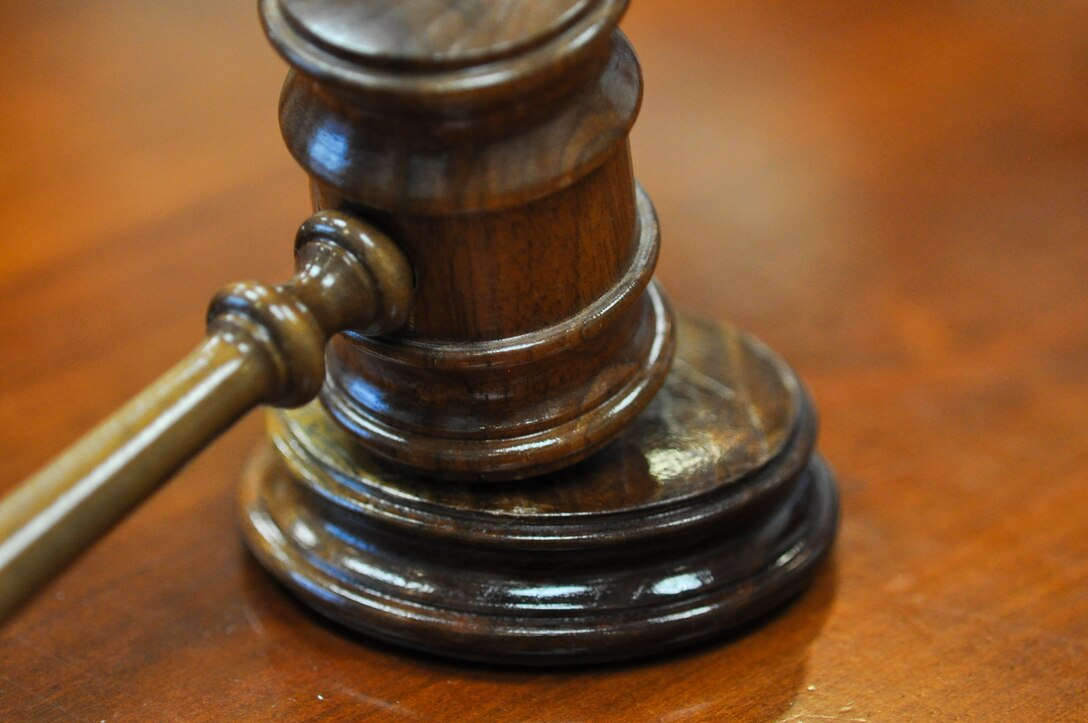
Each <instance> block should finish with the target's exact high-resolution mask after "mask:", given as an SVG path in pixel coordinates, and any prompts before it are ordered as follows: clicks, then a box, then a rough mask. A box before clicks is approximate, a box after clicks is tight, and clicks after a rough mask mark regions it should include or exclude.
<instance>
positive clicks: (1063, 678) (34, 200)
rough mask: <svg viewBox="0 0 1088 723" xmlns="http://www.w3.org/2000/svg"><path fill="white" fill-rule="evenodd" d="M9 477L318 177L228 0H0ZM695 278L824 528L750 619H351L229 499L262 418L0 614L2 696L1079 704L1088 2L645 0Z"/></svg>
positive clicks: (210, 713) (843, 707)
mask: <svg viewBox="0 0 1088 723" xmlns="http://www.w3.org/2000/svg"><path fill="white" fill-rule="evenodd" d="M5 16H6V17H5V20H4V22H3V23H2V24H0V43H2V44H0V47H2V48H3V50H2V51H0V52H2V53H3V59H4V62H3V63H2V64H0V89H2V91H3V92H2V93H0V138H2V139H3V144H2V146H0V224H2V228H3V236H4V244H3V246H2V247H0V340H2V350H3V351H2V353H0V450H3V453H2V454H0V485H3V486H4V487H5V488H6V487H8V486H11V485H13V484H15V483H16V481H18V480H20V479H21V478H23V477H24V476H26V475H27V474H28V473H30V472H31V471H33V470H34V469H35V468H37V467H38V466H40V465H41V464H43V463H44V462H45V461H46V460H47V459H49V458H50V456H51V455H53V454H55V453H56V452H58V451H59V450H60V449H61V448H62V447H63V446H64V445H65V444H67V443H68V442H70V441H71V440H73V439H74V438H75V437H76V436H77V435H78V434H79V433H80V432H81V431H83V430H85V429H87V428H88V427H89V426H90V425H91V424H93V423H94V422H95V421H96V420H98V419H99V418H101V417H103V416H104V415H105V414H106V413H107V412H108V411H109V410H110V409H112V408H113V407H115V406H116V405H117V404H119V403H120V402H122V401H123V400H124V399H125V398H126V397H128V396H129V395H131V394H132V393H133V392H135V391H136V390H137V389H138V388H139V387H140V386H141V385H143V384H145V383H146V382H148V381H150V380H151V379H152V378H154V377H155V376H156V375H157V373H158V372H159V371H160V370H162V369H164V368H165V367H166V366H168V365H169V364H170V363H171V362H172V361H173V360H174V359H175V358H177V357H178V356H180V355H181V354H182V353H183V352H184V351H186V350H187V349H188V348H189V347H190V346H191V345H192V344H193V343H195V341H196V340H197V339H198V338H199V337H200V335H201V332H202V315H203V309H204V305H205V304H206V301H207V299H208V298H209V296H210V295H211V293H212V292H213V291H214V290H215V289H216V288H218V287H219V286H221V285H222V284H223V283H225V282H227V281H230V280H235V279H239V278H250V277H258V278H263V279H267V280H278V279H281V278H285V277H286V276H287V275H288V272H289V269H290V265H291V264H290V245H291V238H292V234H293V230H294V228H295V226H296V225H297V223H298V222H299V221H300V220H301V219H302V218H303V217H304V216H305V215H306V213H307V207H306V203H307V201H306V191H305V188H304V179H303V176H302V174H301V172H299V171H298V170H297V169H295V168H294V167H293V164H292V161H291V160H290V158H289V157H288V155H287V153H286V152H285V151H284V150H283V149H282V146H281V143H280V141H279V139H278V131H277V128H276V125H275V115H276V114H275V106H276V98H277V92H278V86H279V83H280V80H281V77H282V74H283V72H284V67H283V65H282V64H281V63H280V61H279V60H278V59H277V57H276V56H275V55H274V54H273V52H272V51H271V50H270V49H268V48H267V47H266V46H265V43H264V40H263V39H262V36H261V34H260V31H259V28H258V25H257V21H256V16H255V13H254V10H253V7H252V4H251V3H224V2H221V0H200V1H199V2H198V1H194V0H185V1H182V0H160V1H157V2H155V3H148V2H146V1H145V0H114V2H110V3H64V4H61V3H51V2H41V0H16V1H15V2H11V3H8V6H7V7H6V12H5ZM624 27H625V29H626V31H627V33H628V34H629V35H630V37H631V39H632V41H633V42H634V44H635V47H636V48H637V49H638V50H639V52H640V56H641V59H642V61H643V64H644V70H645V75H646V88H647V94H646V100H645V105H644V112H643V114H642V119H641V121H640V124H639V125H638V126H637V129H636V133H635V136H634V141H633V142H634V152H635V163H636V171H637V174H638V176H639V177H640V179H641V180H642V182H643V184H644V185H645V186H646V188H647V189H648V191H649V193H650V195H651V196H652V197H653V198H654V200H655V202H656V204H657V208H658V211H659V213H660V215H661V218H662V225H663V231H664V246H663V253H662V261H661V264H660V267H659V277H660V278H661V280H662V281H663V283H664V284H665V287H666V288H667V289H668V290H670V291H671V295H672V297H673V299H674V301H675V302H676V303H677V305H678V306H681V307H686V308H688V309H691V310H694V311H696V312H700V313H702V314H706V315H711V316H715V317H719V318H722V319H728V320H730V321H732V322H734V323H737V324H739V325H741V326H743V327H745V328H747V329H749V330H751V331H753V332H755V333H757V334H758V335H760V336H761V337H763V338H764V339H765V340H766V341H767V342H769V343H770V344H771V345H772V346H773V347H774V348H775V349H777V350H778V351H779V352H781V353H782V354H783V355H784V356H786V357H787V358H788V359H789V360H790V361H791V362H792V363H793V364H794V365H795V366H796V367H797V368H798V369H799V370H800V371H801V373H802V374H803V375H804V377H805V378H806V380H807V381H808V383H809V385H810V386H811V388H812V390H813V392H814V394H815V396H816V398H817V401H818V403H819V405H820V410H821V412H822V415H823V432H822V447H823V450H824V452H825V453H826V455H827V456H828V457H829V459H830V460H831V461H832V463H833V464H834V466H835V468H836V469H837V471H838V474H839V475H840V480H841V485H842V493H843V513H844V516H843V526H842V532H841V536H840V539H839V542H838V546H837V551H836V553H835V556H834V559H833V562H832V564H831V565H830V566H829V567H828V568H827V569H825V571H824V572H823V574H822V575H821V576H820V577H819V579H818V581H817V583H816V585H815V587H814V589H812V590H811V592H810V593H809V594H808V595H807V596H805V597H804V598H802V599H801V600H799V601H798V602H797V603H796V604H794V605H792V606H790V607H789V608H788V609H786V610H784V611H782V612H781V613H780V614H778V615H775V616H773V617H772V618H770V619H768V620H766V621H765V622H763V623H761V624H759V625H757V626H755V627H753V628H751V629H749V630H747V631H745V632H744V633H743V634H742V635H739V636H736V637H734V638H730V639H727V640H721V641H719V642H718V643H716V644H714V645H712V646H709V647H704V648H701V649H699V650H697V651H694V652H691V653H689V654H685V655H681V656H677V657H674V658H670V659H664V660H654V661H651V662H647V663H640V664H637V665H631V666H628V667H615V666H613V667H606V668H590V669H569V670H558V671H545V672H539V671H522V670H513V669H507V668H490V667H485V666H472V665H465V664H460V663H452V662H447V661H444V660H439V659H433V658H427V657H422V656H417V655H413V654H409V653H404V652H401V651H399V650H395V649H392V648H389V647H386V646H383V645H378V644H374V643H371V642H369V641H367V640H365V639H362V638H359V637H355V636H352V635H348V634H345V633H344V632H343V631H342V630H339V629H337V628H334V627H333V626H331V625H328V624H325V623H323V622H322V621H320V620H318V619H316V618H315V617H313V616H312V615H310V614H308V613H307V612H306V611H304V610H303V609H301V608H300V607H299V606H298V605H297V604H295V603H294V602H293V601H292V600H291V599H290V598H289V597H288V596H287V595H286V594H285V593H284V591H283V590H281V589H280V588H279V587H277V586H276V585H275V584H274V583H272V582H271V581H270V579H269V578H268V577H267V576H266V575H265V574H264V572H263V571H262V570H261V569H259V568H258V567H257V566H256V564H255V563H254V562H253V561H252V560H251V559H250V557H249V556H248V554H247V553H246V551H245V549H244V548H243V546H242V544H241V542H240V539H239V536H238V534H237V532H236V529H235V526H236V523H235V514H236V512H235V504H234V495H235V485H236V482H237V480H238V476H239V472H240V470H241V469H242V467H243V465H244V463H245V459H246V456H247V454H248V452H249V450H250V449H251V448H252V447H253V446H254V444H255V443H256V440H257V439H258V435H259V434H260V430H259V419H257V418H256V416H255V417H254V418H251V419H249V420H247V421H246V422H245V423H244V424H242V425H241V427H240V428H238V429H237V430H235V431H234V432H232V433H230V434H229V435H227V436H226V437H225V438H224V439H222V440H221V441H220V442H219V443H217V444H216V445H215V446H214V447H213V448H212V449H211V450H210V451H209V452H208V453H206V454H205V455H204V456H203V457H201V458H200V459H198V460H197V461H196V462H194V463H193V464H192V465H190V466H189V467H188V468H187V469H186V470H185V471H184V472H183V473H182V474H181V475H180V476H179V477H178V479H177V480H175V481H174V482H173V483H172V484H171V485H170V486H169V487H168V488H167V489H166V490H164V491H163V492H162V493H161V494H159V495H158V496H157V497H156V498H154V499H153V500H152V501H151V502H150V503H149V504H148V505H147V506H146V507H144V508H143V509H141V510H140V511H139V512H138V513H137V514H136V515H135V516H133V517H132V518H130V519H129V520H128V521H127V522H125V523H124V524H122V525H121V526H120V527H119V528H118V529H116V531H115V532H114V533H112V534H111V535H110V536H109V537H108V538H106V539H105V540H104V541H103V542H102V543H101V544H99V545H97V546H95V547H94V548H93V549H92V550H90V551H89V552H88V553H87V554H86V556H85V557H83V558H82V559H81V560H80V561H79V562H78V563H77V564H76V565H75V566H74V567H73V568H72V569H71V570H70V571H69V572H68V573H67V574H65V575H64V576H63V577H61V578H60V579H59V580H57V581H56V582H55V583H54V584H53V585H51V586H50V587H49V588H48V589H47V590H46V591H45V592H44V594H43V595H42V596H41V597H40V598H39V599H38V600H36V601H35V602H34V603H33V604H32V605H30V606H29V607H27V608H26V609H25V610H24V611H23V612H22V613H21V614H20V616H19V617H18V618H17V619H15V620H14V621H13V622H12V623H11V624H10V625H8V626H7V628H6V629H5V630H4V631H3V633H2V635H0V661H3V662H2V663H0V719H5V720H12V719H34V720H50V719H55V720H65V721H67V720H96V721H97V720H109V721H112V720H117V719H129V720H166V719H185V720H202V719H204V720H234V719H258V718H259V719H290V718H304V717H325V716H327V717H333V718H337V717H340V718H348V719H360V718H375V719H380V718H384V717H403V718H407V719H412V718H418V719H440V720H441V719H445V720H463V719H469V718H479V719H492V720H525V719H531V720H580V719H596V720H639V719H660V720H689V719H690V720H700V719H703V720H722V719H726V718H731V719H759V720H769V719H786V720H794V719H800V720H810V719H826V718H839V719H848V720H905V719H911V718H918V719H944V720H947V719H954V718H965V719H980V720H997V719H1009V720H1075V719H1085V718H1086V717H1088V475H1086V472H1085V469H1086V467H1088V52H1086V50H1085V48H1086V45H1085V42H1086V41H1085V39H1086V38H1088V5H1086V4H1084V3H1072V2H1065V3H1062V2H1052V3H1037V4H1028V5H1024V4H1015V3H1004V4H999V3H965V2H964V3H957V2H949V3H860V2H856V3H837V2H828V3H812V2H803V1H801V0H796V1H793V0H791V1H789V2H784V3H765V2H761V1H759V0H746V1H740V0H738V1H735V2H732V1H730V2H722V0H685V1H684V2H682V3H681V2H678V0H636V2H635V3H634V7H633V8H632V10H631V12H630V13H629V16H628V18H627V20H626V21H625V26H624Z"/></svg>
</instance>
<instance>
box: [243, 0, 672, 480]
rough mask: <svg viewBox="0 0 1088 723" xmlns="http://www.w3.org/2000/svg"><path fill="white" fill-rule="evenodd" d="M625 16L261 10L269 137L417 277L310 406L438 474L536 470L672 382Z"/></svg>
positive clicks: (557, 7)
mask: <svg viewBox="0 0 1088 723" xmlns="http://www.w3.org/2000/svg"><path fill="white" fill-rule="evenodd" d="M625 7H626V2H625V1H624V0H579V1H577V2H575V1H573V0H562V1H559V0H557V1H555V2H552V1H551V0H549V1H548V2H526V1H525V0H511V1H509V2H507V1H505V0H504V1H503V2H499V3H496V2H494V0H448V1H447V2H437V3H436V2H400V1H396V2H394V1H391V0H368V1H367V2H354V3H345V2H340V0H265V1H264V2H262V3H261V4H260V9H261V17H262V20H263V22H264V27H265V29H266V31H267V33H268V36H269V39H270V40H271V42H272V43H273V45H274V46H275V47H276V49H277V50H278V51H279V52H280V53H281V54H282V55H283V56H284V58H285V59H287V60H288V62H290V63H291V64H292V68H291V71H290V72H289V74H288V78H287V81H286V83H285V85H284V88H283V95H282V97H281V101H280V124H281V126H282V129H283V135H284V140H285V142H286V145H287V147H288V149H289V150H290V151H291V152H292V154H293V155H294V156H295V158H296V160H298V162H299V164H300V165H301V166H302V167H303V169H305V171H306V172H307V174H309V175H310V177H311V180H312V185H313V193H312V195H313V202H314V205H315V207H317V208H332V209H340V210H344V211H348V212H350V213H352V214H355V215H358V216H360V217H363V218H368V219H372V220H373V221H374V222H375V223H377V224H378V225H380V226H381V227H383V228H385V229H386V230H387V231H388V232H389V234H390V235H391V236H392V237H393V238H395V239H397V242H398V243H399V244H400V245H401V247H402V248H403V249H404V252H405V253H406V254H407V256H408V258H409V259H410V260H411V262H412V266H413V268H414V269H415V274H416V288H417V296H416V303H415V305H414V307H413V310H412V312H411V314H410V315H409V319H408V322H407V324H406V325H405V327H404V328H403V329H402V330H400V331H399V332H398V333H396V334H394V335H391V336H390V337H388V338H386V339H383V340H381V341H372V340H367V339H359V338H357V337H345V338H341V339H339V340H338V341H337V343H336V346H335V348H334V350H333V354H332V356H331V360H330V365H329V383H328V385H327V386H326V388H325V390H324V392H323V393H322V402H323V403H324V405H325V407H326V408H327V409H328V410H329V412H330V414H332V415H333V417H334V418H335V419H336V420H337V422H339V424H340V425H341V426H343V427H345V428H346V429H348V430H350V431H351V432H352V433H353V434H354V435H355V437H356V438H358V439H359V440H361V441H363V442H364V443H365V444H366V445H367V446H368V448H370V449H371V450H373V451H374V452H375V453H377V454H379V455H381V456H383V457H386V458H388V459H392V460H395V461H397V462H400V463H402V464H404V465H408V466H411V467H414V468H420V469H423V470H427V471H429V472H431V473H433V474H436V475H439V476H442V477H447V478H459V479H469V480H476V479H489V480H499V481H502V480H506V479H518V478H524V477H531V476H535V475H540V474H543V473H545V472H548V471H551V470H554V469H558V468H560V467H563V466H566V465H569V464H573V463H575V462H577V461H578V460H580V459H583V458H585V457H587V456H588V455H590V454H591V453H593V452H594V451H596V450H598V449H600V448H601V447H602V446H604V445H605V444H606V443H607V442H608V441H609V440H610V439H612V438H613V437H615V436H616V434H618V433H619V431H620V430H621V429H623V428H624V427H625V426H627V425H628V424H629V423H630V422H631V421H632V420H633V419H634V418H635V416H636V415H637V414H638V413H639V411H640V410H642V409H643V408H644V407H645V406H646V405H647V404H648V403H649V402H650V400H651V399H652V398H653V395H654V393H655V392H656V391H657V389H658V388H660V386H661V384H662V383H663V382H664V379H665V375H666V374H667V373H668V368H669V362H670V360H671V359H672V354H673V350H674V341H673V331H672V325H671V321H670V316H671V312H670V311H669V308H668V306H667V304H666V303H652V302H651V299H650V296H649V294H648V293H647V292H646V287H647V284H649V282H650V277H651V276H652V274H653V269H654V266H655V264H656V262H657V250H658V234H657V223H656V220H655V219H654V218H653V210H652V206H651V204H650V201H649V199H648V198H647V197H646V196H645V195H643V196H642V197H641V198H639V199H638V200H636V190H635V181H634V176H633V174H632V170H631V157H630V151H629V148H628V142H627V134H628V132H629V131H630V129H631V125H632V123H633V122H634V119H635V115H636V113H637V111H638V107H639V101H640V99H641V91H642V80H641V73H640V72H639V67H638V63H637V61H636V60H635V57H634V54H633V52H632V50H631V47H630V45H629V44H628V42H627V41H626V39H625V38H624V37H623V36H622V35H621V34H620V33H618V32H617V31H616V30H615V27H616V23H617V22H618V20H619V18H620V16H621V15H622V13H623V11H624V9H625ZM467 26H471V27H472V30H471V31H466V30H465V28H466V27H467Z"/></svg>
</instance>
